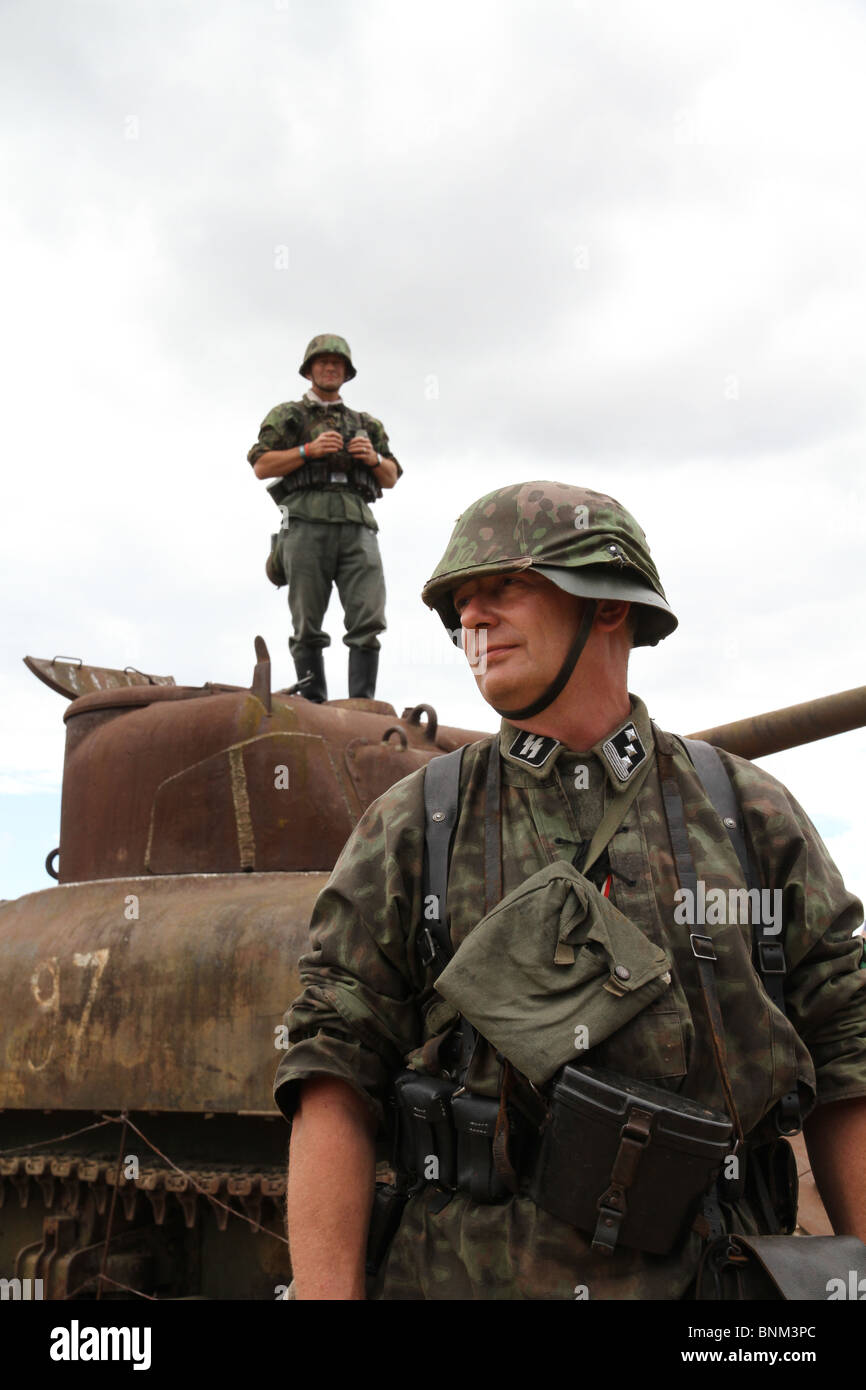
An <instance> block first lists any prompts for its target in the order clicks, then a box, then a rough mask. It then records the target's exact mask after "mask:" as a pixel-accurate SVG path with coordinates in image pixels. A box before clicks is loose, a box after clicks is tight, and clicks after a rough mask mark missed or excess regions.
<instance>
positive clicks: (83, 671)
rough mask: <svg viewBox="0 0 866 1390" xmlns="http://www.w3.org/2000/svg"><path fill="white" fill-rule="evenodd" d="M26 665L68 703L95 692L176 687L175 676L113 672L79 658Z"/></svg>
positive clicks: (28, 661) (40, 659)
mask: <svg viewBox="0 0 866 1390" xmlns="http://www.w3.org/2000/svg"><path fill="white" fill-rule="evenodd" d="M24 664H25V666H27V668H28V669H29V670H30V671H32V672H33V674H34V676H38V677H39V679H40V680H41V681H44V682H45V684H46V685H47V686H50V688H51V689H52V690H56V691H57V693H58V695H65V696H66V698H67V699H68V700H76V699H78V698H79V696H81V695H90V694H92V693H93V692H94V691H96V690H120V689H123V688H125V687H126V686H130V685H174V676H151V675H148V673H147V672H146V671H138V670H136V668H135V667H134V666H127V667H126V668H125V669H124V670H123V671H115V670H112V669H111V667H109V666H85V664H84V662H83V661H82V660H81V658H80V657H77V656H55V657H54V658H53V659H52V660H51V661H47V660H46V659H45V658H44V657H39V656H25V658H24Z"/></svg>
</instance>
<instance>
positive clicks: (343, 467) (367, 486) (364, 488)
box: [268, 440, 382, 507]
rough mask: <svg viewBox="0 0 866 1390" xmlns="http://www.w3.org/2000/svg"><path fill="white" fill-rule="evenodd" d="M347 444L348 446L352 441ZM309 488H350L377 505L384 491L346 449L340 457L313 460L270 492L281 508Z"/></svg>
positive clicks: (370, 473)
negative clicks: (287, 501)
mask: <svg viewBox="0 0 866 1390" xmlns="http://www.w3.org/2000/svg"><path fill="white" fill-rule="evenodd" d="M345 442H346V443H348V440H346V441H345ZM305 488H318V489H319V490H321V491H326V492H332V491H335V490H340V491H345V489H346V488H348V489H349V490H350V491H351V492H357V493H360V495H361V497H363V499H364V501H365V502H375V501H376V500H377V499H378V498H379V497H381V496H382V489H381V488H380V487H379V485H378V483H377V482H376V479H375V478H374V476H373V474H372V472H371V471H370V469H369V468H368V467H367V466H366V464H363V463H358V462H357V460H356V459H355V458H353V456H352V455H351V454H349V453H346V451H345V450H342V449H341V450H340V452H339V453H336V454H325V455H324V457H323V458H320V459H309V460H308V461H307V463H305V464H303V465H302V466H301V467H300V468H296V469H295V471H294V473H289V474H287V475H286V477H285V478H278V479H277V481H276V482H275V483H271V484H270V486H269V487H268V492H269V493H270V495H271V497H273V499H274V501H275V502H276V504H277V506H278V507H279V506H280V505H281V504H282V503H284V502H285V501H286V500H287V499H288V498H290V497H291V496H292V494H293V493H295V492H303V491H304V489H305Z"/></svg>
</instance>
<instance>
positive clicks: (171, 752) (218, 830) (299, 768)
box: [59, 639, 484, 883]
mask: <svg viewBox="0 0 866 1390" xmlns="http://www.w3.org/2000/svg"><path fill="white" fill-rule="evenodd" d="M256 654H257V657H258V660H257V663H256V668H255V673H254V676H253V688H252V689H250V690H231V689H228V690H227V689H226V688H225V687H220V686H214V685H209V686H202V687H189V686H171V687H165V686H163V687H159V686H137V687H135V688H128V689H115V690H109V691H100V692H96V693H93V694H90V695H86V696H83V697H82V698H80V699H78V700H75V701H74V702H73V703H72V704H71V705H70V706H69V708H68V709H67V710H66V712H65V715H64V718H65V720H66V728H67V741H66V761H65V765H64V776H63V798H62V804H61V823H60V862H59V876H60V882H61V883H78V882H83V881H86V880H91V879H101V878H123V877H127V876H129V875H135V874H145V873H152V874H182V873H190V872H194V873H239V872H249V871H252V870H255V871H263V872H280V871H281V872H285V873H296V872H303V871H306V870H311V869H315V870H324V869H330V868H332V867H333V865H334V863H335V861H336V859H337V856H338V854H339V853H340V850H341V849H342V847H343V845H344V843H345V841H346V839H347V838H348V836H349V834H350V833H351V831H352V829H353V828H354V826H355V825H356V824H357V822H358V819H359V818H360V816H361V815H362V814H363V812H364V811H365V810H366V808H367V806H368V805H369V804H370V802H371V801H373V800H374V799H375V798H376V797H378V796H380V795H381V794H382V792H384V791H385V790H386V789H387V788H388V787H389V786H391V785H392V783H394V782H396V781H398V780H399V779H400V778H401V777H405V776H407V774H408V773H410V772H413V771H414V770H415V769H416V768H418V767H423V766H424V764H425V763H426V762H428V761H429V760H430V758H432V757H435V756H437V755H438V754H440V753H444V752H448V751H450V750H451V749H452V748H456V747H457V746H458V745H459V744H461V743H467V742H471V741H472V740H474V739H476V738H483V737H484V734H483V733H482V732H481V731H476V730H470V729H453V728H444V727H441V726H438V723H437V720H436V714H435V711H431V710H430V709H429V707H428V706H417V707H416V708H415V709H414V710H411V711H407V717H405V718H401V719H398V718H397V715H396V713H395V711H394V709H393V707H392V706H391V705H388V704H386V703H385V702H384V701H379V700H377V701H372V700H370V701H365V700H351V701H334V702H333V703H332V704H325V705H318V704H313V703H312V702H310V701H309V700H305V699H303V697H301V696H290V695H282V694H280V693H279V692H277V693H275V694H272V693H271V690H270V679H269V676H270V662H269V659H268V657H267V648H266V647H265V645H264V643H263V642H262V641H261V639H257V647H256ZM422 710H423V711H425V712H426V714H427V722H426V723H421V722H420V711H422ZM395 729H396V731H397V734H396V736H395V733H394V731H395Z"/></svg>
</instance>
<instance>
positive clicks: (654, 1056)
mask: <svg viewBox="0 0 866 1390" xmlns="http://www.w3.org/2000/svg"><path fill="white" fill-rule="evenodd" d="M631 722H632V723H633V724H634V725H635V727H636V728H637V730H638V733H639V734H640V737H641V740H642V742H643V744H644V746H645V747H646V748H647V749H648V750H649V756H650V758H652V759H654V758H655V749H654V746H653V737H652V732H651V728H650V724H649V719H648V716H647V713H646V709H645V707H644V706H643V704H642V703H641V702H640V701H639V700H636V699H634V697H632V720H631ZM521 737H522V738H523V739H525V738H526V735H525V734H523V735H521V734H520V731H519V730H518V729H516V728H514V727H513V726H512V725H510V724H508V722H507V721H503V725H502V730H501V733H500V735H499V750H500V754H501V766H502V858H503V891H504V892H505V893H508V892H510V891H511V890H512V889H514V888H516V887H517V886H518V885H519V884H520V883H522V882H523V881H524V880H525V879H527V878H528V877H529V876H530V875H531V874H533V873H536V872H537V871H538V870H539V869H541V868H543V867H544V866H545V865H546V864H548V863H553V862H554V861H556V860H561V859H570V858H571V853H572V850H573V849H574V848H575V847H576V846H577V844H578V843H579V842H581V841H586V840H588V839H589V837H590V836H591V834H592V831H593V829H594V828H595V825H596V824H597V822H598V820H599V819H600V816H601V813H602V805H603V804H604V803H605V802H607V801H609V800H610V798H611V797H612V796H615V795H617V794H619V792H620V785H619V784H618V783H617V779H616V778H615V777H614V775H613V773H612V771H611V769H610V767H609V764H608V763H607V761H606V760H605V759H604V758H603V757H602V754H601V743H599V744H598V745H596V747H595V748H594V749H593V750H592V751H591V753H589V754H576V753H574V752H571V751H569V750H568V749H567V748H565V747H564V746H563V745H561V744H557V745H555V747H554V748H553V750H552V752H551V754H550V756H548V757H547V758H546V759H545V760H544V762H543V765H542V766H540V767H533V766H529V765H527V763H526V762H525V761H524V762H522V761H520V760H519V759H518V758H517V757H516V756H515V754H514V751H513V750H514V749H518V750H519V748H520V738H521ZM602 742H603V741H602ZM674 747H675V749H676V750H677V751H676V754H675V764H676V768H677V773H678V777H679V781H680V786H681V788H682V794H683V802H684V809H685V819H686V824H687V826H688V833H689V841H690V845H691V851H692V855H693V858H694V863H695V870H696V873H697V876H698V878H699V879H703V880H704V881H705V883H706V886H707V892H709V891H710V889H711V888H714V887H718V888H722V889H730V888H739V887H741V886H742V877H741V873H740V869H739V865H738V862H737V859H736V855H735V853H734V850H733V848H732V846H731V843H730V840H729V839H728V836H727V833H726V831H725V830H724V827H723V826H722V824H721V822H720V820H719V818H718V816H717V815H716V813H715V811H714V810H713V808H712V806H711V804H710V803H709V801H708V799H707V797H706V795H705V793H704V790H703V787H702V785H701V783H700V781H699V779H698V777H697V775H696V773H695V772H694V769H693V768H692V766H691V763H690V762H689V760H688V758H687V756H686V754H685V753H684V752H683V751H682V749H681V748H679V745H677V744H674ZM490 748H491V741H490V740H485V741H482V742H480V743H477V744H473V745H472V746H471V747H470V748H469V749H467V751H466V753H465V755H464V759H463V767H462V772H461V806H460V814H459V818H458V823H457V827H456V830H455V836H454V842H453V851H452V860H451V875H450V880H449V896H448V906H449V911H450V915H451V935H452V940H453V943H454V946H455V949H456V948H457V947H458V946H459V944H460V942H461V941H462V940H463V939H464V938H465V937H466V935H467V934H468V933H469V932H470V931H471V930H472V928H473V926H474V925H475V924H476V923H477V922H478V920H479V917H480V916H481V914H482V913H483V906H482V904H483V901H484V836H483V830H482V827H483V821H484V806H485V780H486V770H487V763H488V757H489V752H490ZM722 758H723V761H724V763H725V766H726V768H727V769H728V771H729V772H730V773H731V774H732V776H733V779H734V785H735V788H736V791H737V796H738V799H739V801H740V804H741V806H742V807H743V811H744V816H745V823H746V828H747V833H748V836H749V838H750V841H751V844H752V847H753V853H754V856H755V859H756V868H757V870H758V876H759V879H760V881H761V884H762V886H763V887H765V888H769V889H776V888H778V889H780V890H781V891H782V893H783V895H784V897H783V902H784V917H785V923H786V927H785V936H784V946H785V953H786V958H787V963H788V974H787V981H786V998H787V1006H788V1018H785V1016H783V1015H782V1014H781V1013H780V1012H779V1011H778V1010H777V1009H776V1008H775V1007H774V1006H773V1005H772V1004H771V1003H770V1001H769V998H768V996H767V995H766V993H765V992H764V990H763V987H762V985H761V983H760V980H759V978H758V976H757V975H756V973H755V971H754V969H753V968H752V965H751V931H752V929H751V927H750V926H749V925H748V924H745V925H742V926H740V925H736V924H729V925H725V926H714V927H713V928H712V936H713V943H714V946H715V949H716V953H717V957H718V965H717V981H718V989H719V995H720V999H721V1006H722V1011H723V1015H724V1020H725V1027H726V1035H727V1047H728V1062H729V1068H730V1074H731V1078H732V1082H733V1087H734V1093H735V1098H736V1102H737V1106H738V1109H739V1114H740V1118H741V1120H742V1124H743V1129H744V1131H745V1133H746V1134H747V1135H748V1134H749V1133H752V1134H753V1135H754V1134H755V1131H756V1128H758V1127H759V1126H760V1122H761V1120H762V1118H764V1117H765V1116H767V1114H768V1112H769V1111H770V1110H771V1108H772V1107H773V1106H774V1104H775V1103H776V1101H777V1100H778V1099H779V1098H780V1097H781V1096H782V1095H783V1094H784V1093H785V1092H786V1091H788V1090H789V1089H791V1088H792V1087H793V1086H795V1085H799V1088H800V1093H801V1097H802V1098H803V1100H804V1102H805V1104H804V1110H808V1108H809V1107H810V1105H811V1103H812V1099H811V1098H812V1096H813V1095H815V1094H817V1100H818V1102H827V1101H833V1100H841V1099H845V1098H849V1097H855V1096H862V1095H866V970H862V969H860V968H859V966H860V963H861V958H862V954H863V946H862V941H861V939H860V938H859V937H857V938H853V939H852V932H853V931H854V930H855V928H856V927H857V926H858V924H859V922H860V920H861V908H860V904H859V902H858V900H857V899H856V898H855V897H853V895H851V894H850V893H848V892H847V891H846V889H845V888H844V885H843V884H842V881H841V878H840V876H839V873H838V871H837V869H836V867H835V865H834V864H833V862H832V860H831V859H830V857H829V855H828V853H827V850H826V848H825V847H824V845H823V843H822V841H821V839H820V837H819V836H818V834H817V831H816V830H815V829H814V827H813V826H812V824H811V822H810V821H809V819H808V817H807V816H806V815H805V814H804V812H803V811H802V809H801V808H800V807H799V806H798V804H797V803H796V801H794V799H793V798H792V797H791V796H790V794H789V793H788V792H787V790H786V789H785V788H784V787H783V786H782V785H781V784H780V783H779V782H777V781H776V780H775V779H774V778H773V777H771V776H770V775H769V774H768V773H766V772H764V771H762V770H761V769H759V768H757V767H754V766H753V765H752V764H751V763H749V762H746V761H744V760H743V759H740V758H737V757H733V756H731V755H729V754H726V753H723V754H722ZM582 767H585V768H586V769H587V773H586V774H582V773H580V772H579V769H580V768H582ZM587 780H588V785H587V786H586V787H583V785H582V784H583V782H586V781H587ZM578 783H581V789H580V790H577V789H576V788H577V784H578ZM423 847H424V809H423V772H418V773H414V774H412V775H411V776H409V777H407V778H405V779H404V780H403V781H402V782H399V783H398V784H397V785H396V786H394V787H392V788H391V789H390V790H389V791H387V792H386V793H385V795H384V796H382V797H381V798H380V799H379V800H378V801H377V802H375V803H374V804H373V805H372V806H371V807H370V808H369V810H368V811H367V813H366V814H365V816H364V817H363V818H362V820H361V822H360V824H359V825H358V827H357V829H356V831H355V833H354V834H353V836H352V838H351V839H350V840H349V842H348V843H347V845H346V847H345V848H344V850H343V853H342V854H341V856H340V859H339V860H338V862H337V864H336V866H335V868H334V872H333V874H332V876H331V879H330V881H329V883H328V885H327V886H326V887H325V889H324V890H323V892H322V893H321V895H320V897H319V900H318V902H317V905H316V909H315V912H314V916H313V921H312V925H311V934H312V950H311V952H310V953H309V954H308V955H306V956H304V957H303V959H302V960H301V963H300V977H301V981H302V984H303V986H304V989H303V993H302V994H301V995H300V996H299V997H298V999H296V1000H295V1002H294V1004H293V1005H292V1006H291V1008H290V1009H289V1011H288V1013H287V1015H286V1019H287V1023H288V1026H289V1042H290V1046H289V1050H288V1051H287V1052H286V1054H285V1057H284V1059H283V1061H282V1062H281V1064H280V1067H279V1070H278V1072H277V1078H276V1082H275V1094H276V1096H277V1102H278V1104H279V1105H280V1108H281V1109H282V1110H283V1112H284V1113H285V1114H286V1116H287V1117H289V1118H290V1117H291V1114H292V1111H293V1109H294V1107H295V1105H296V1103H297V1086H298V1083H299V1082H300V1081H302V1080H303V1079H305V1078H307V1077H310V1076H313V1075H316V1074H322V1073H324V1074H328V1075H330V1076H333V1077H338V1078H340V1079H342V1080H344V1081H346V1082H347V1083H348V1084H349V1085H350V1086H352V1087H353V1088H354V1089H355V1090H356V1091H358V1092H360V1093H361V1094H362V1095H363V1096H364V1097H365V1098H366V1100H367V1102H368V1104H369V1105H370V1107H371V1110H372V1111H373V1112H374V1113H375V1115H376V1117H377V1119H378V1120H379V1122H380V1124H381V1123H382V1121H383V1116H384V1102H385V1097H386V1095H387V1093H388V1087H389V1081H390V1079H391V1078H392V1077H393V1076H394V1074H395V1073H396V1072H397V1071H398V1070H399V1069H400V1068H401V1067H402V1066H403V1065H404V1064H405V1061H406V1059H409V1058H410V1057H411V1059H412V1065H414V1066H416V1067H418V1068H419V1069H421V1070H423V1069H424V1055H422V1054H421V1053H420V1051H419V1049H421V1048H422V1046H423V1044H424V1042H425V1041H426V1040H428V1039H430V1038H432V1037H434V1036H436V1035H438V1034H439V1033H440V1032H441V1031H442V1029H443V1028H444V1027H446V1026H447V1024H448V1022H449V1020H450V1018H451V1017H452V1015H453V1011H452V1010H451V1006H450V1005H448V1004H446V1003H445V1002H444V1001H443V1000H442V999H441V998H439V996H437V994H436V993H435V991H434V989H433V986H432V975H431V969H430V968H428V969H426V970H425V969H424V968H422V966H421V964H420V961H419V950H418V934H419V930H420V928H421V925H422V924H423V911H422V878H421V873H422V859H423ZM608 855H609V868H610V871H611V873H612V889H611V898H612V900H613V901H614V902H615V905H616V906H617V907H618V908H619V910H620V911H621V912H622V913H624V914H625V916H626V917H628V918H629V919H630V920H631V921H632V922H633V923H635V924H636V925H637V926H639V927H640V928H641V929H642V931H643V932H645V933H646V935H647V936H648V937H649V938H650V939H651V940H652V941H653V942H655V943H656V944H658V945H661V946H663V947H664V949H665V950H666V951H667V953H668V955H669V956H670V958H671V961H672V964H673V971H672V975H673V979H672V983H671V985H670V987H669V988H668V989H667V991H666V992H665V993H664V994H662V995H661V996H660V998H658V999H657V1000H656V1001H655V1002H654V1003H653V1004H651V1005H650V1006H649V1007H648V1008H647V1009H645V1010H644V1011H643V1012H642V1013H640V1014H638V1015H637V1016H636V1017H634V1018H633V1019H632V1020H631V1021H630V1022H629V1023H627V1024H626V1025H625V1026H624V1027H623V1028H622V1029H620V1030H619V1031H618V1032H616V1033H615V1034H614V1035H613V1036H611V1037H609V1038H608V1039H607V1040H606V1041H605V1042H603V1043H601V1044H600V1045H599V1046H598V1047H596V1048H592V1049H591V1050H590V1051H589V1052H588V1053H585V1054H583V1059H584V1060H588V1061H590V1062H596V1063H598V1064H599V1065H602V1066H607V1067H610V1068H612V1069H614V1070H617V1071H620V1072H624V1073H627V1074H628V1075H631V1076H633V1077H639V1078H642V1079H644V1080H646V1081H651V1082H652V1083H653V1084H657V1085H662V1086H667V1087H670V1088H671V1089H673V1090H676V1091H678V1092H680V1093H681V1094H682V1095H684V1096H688V1097H691V1098H693V1099H695V1100H698V1101H699V1102H701V1103H702V1104H704V1105H707V1106H711V1107H713V1108H715V1109H718V1110H723V1109H724V1101H723V1097H722V1093H721V1087H720V1085H719V1081H718V1077H717V1074H716V1070H715V1065H714V1062H713V1054H712V1049H711V1047H710V1043H709V1041H708V1032H707V1028H706V1024H705V1021H704V1010H703V1006H702V1001H701V995H700V988H699V983H698V977H697V972H696V968H695V964H694V960H693V957H692V953H691V949H690V946H689V928H688V927H687V926H682V927H675V926H674V925H673V922H674V893H675V891H676V889H677V887H678V884H677V880H676V877H675V868H674V863H673V856H672V852H671V847H670V840H669V836H668V831H667V824H666V821H665V817H664V809H663V803H662V799H661V792H660V787H659V779H658V776H657V769H656V767H655V766H652V767H650V769H649V772H648V775H647V777H646V780H645V781H644V783H643V785H642V786H641V788H640V790H639V792H638V795H637V798H636V799H635V801H634V802H633V803H632V805H631V807H630V808H629V809H628V811H627V813H626V815H625V818H624V822H623V824H622V825H621V826H620V828H619V830H618V831H617V832H616V833H615V834H614V836H613V839H612V840H611V842H610V844H609V847H608ZM604 867H605V868H607V867H608V865H605V866H604ZM412 1054H415V1055H414V1056H413V1055H412ZM428 1055H429V1054H428ZM497 1084H498V1079H497V1078H494V1080H493V1082H492V1090H493V1093H495V1088H496V1085H497ZM477 1089H479V1090H480V1089H482V1087H478V1088H477ZM441 1202H442V1194H441V1193H440V1192H438V1190H437V1189H435V1188H433V1187H432V1186H428V1187H427V1188H426V1189H425V1190H424V1191H423V1192H422V1193H420V1194H419V1195H418V1196H416V1197H413V1198H412V1199H410V1201H409V1203H408V1205H407V1207H406V1210H405V1212H404V1216H403V1220H402V1223H401V1225H400V1228H399V1230H398V1232H397V1235H396V1237H395V1239H394V1242H393V1244H392V1246H391V1250H390V1253H389V1256H388V1258H387V1261H386V1263H385V1266H384V1269H383V1272H382V1274H381V1275H380V1280H379V1285H378V1288H377V1290H376V1293H377V1295H378V1296H380V1297H385V1298H395V1299H400V1298H422V1299H436V1298H443V1299H445V1298H450V1299H453V1298H457V1299H478V1298H480V1299H571V1298H574V1297H575V1296H578V1297H589V1298H665V1299H672V1298H680V1297H682V1296H683V1295H684V1294H685V1293H686V1291H687V1289H688V1286H689V1284H690V1283H691V1281H692V1279H693V1277H694V1274H695V1271H696V1266H697V1262H698V1259H699V1257H700V1252H701V1245H702V1243H701V1240H700V1237H699V1236H698V1235H697V1234H696V1233H695V1232H693V1231H692V1232H689V1233H688V1234H687V1235H686V1236H685V1238H684V1239H683V1241H682V1242H681V1244H680V1245H679V1246H676V1247H675V1248H674V1250H673V1251H672V1252H671V1253H670V1254H668V1255H664V1256H660V1255H649V1254H644V1253H641V1252H639V1251H636V1250H630V1249H623V1248H618V1249H617V1250H616V1251H615V1252H614V1254H613V1256H610V1257H608V1256H599V1255H596V1254H594V1253H593V1252H592V1250H591V1248H590V1237H589V1236H586V1235H584V1234H582V1233H581V1232H580V1231H577V1230H575V1229H574V1228H572V1227H571V1226H568V1225H565V1224H564V1223H563V1222H561V1221H559V1220H558V1219H556V1218H555V1217H553V1216H552V1215H550V1214H549V1213H547V1212H545V1211H542V1210H540V1209H539V1208H537V1207H536V1206H535V1204H534V1203H533V1202H532V1201H531V1200H530V1199H529V1198H528V1197H523V1196H518V1197H512V1198H510V1199H509V1200H508V1201H506V1202H504V1203H501V1204H498V1205H492V1206H482V1205H478V1204H475V1203H473V1202H472V1200H471V1199H470V1198H469V1196H468V1195H467V1194H465V1193H462V1192H458V1193H457V1194H455V1195H454V1196H453V1197H452V1199H451V1200H450V1201H449V1202H448V1204H447V1205H446V1206H445V1207H444V1208H443V1209H441V1210H440V1209H439V1208H440V1207H441ZM730 1224H731V1226H732V1227H733V1228H735V1229H740V1230H744V1231H747V1232H748V1231H750V1230H751V1231H752V1232H754V1231H755V1230H756V1229H758V1227H757V1223H756V1222H755V1219H754V1217H753V1216H752V1214H751V1213H750V1211H749V1208H748V1207H747V1206H746V1204H745V1203H740V1204H738V1206H737V1207H736V1208H735V1209H734V1210H733V1213H732V1214H731V1217H730Z"/></svg>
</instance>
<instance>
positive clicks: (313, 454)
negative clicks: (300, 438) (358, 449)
mask: <svg viewBox="0 0 866 1390" xmlns="http://www.w3.org/2000/svg"><path fill="white" fill-rule="evenodd" d="M342 447H343V436H342V435H341V434H340V433H339V432H338V431H337V430H325V431H324V433H323V434H320V435H319V437H318V438H317V439H314V440H312V441H311V443H309V444H308V445H307V446H306V449H307V453H308V454H309V456H310V458H313V459H320V458H321V457H322V455H323V454H338V453H339V452H340V450H341V449H342Z"/></svg>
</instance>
